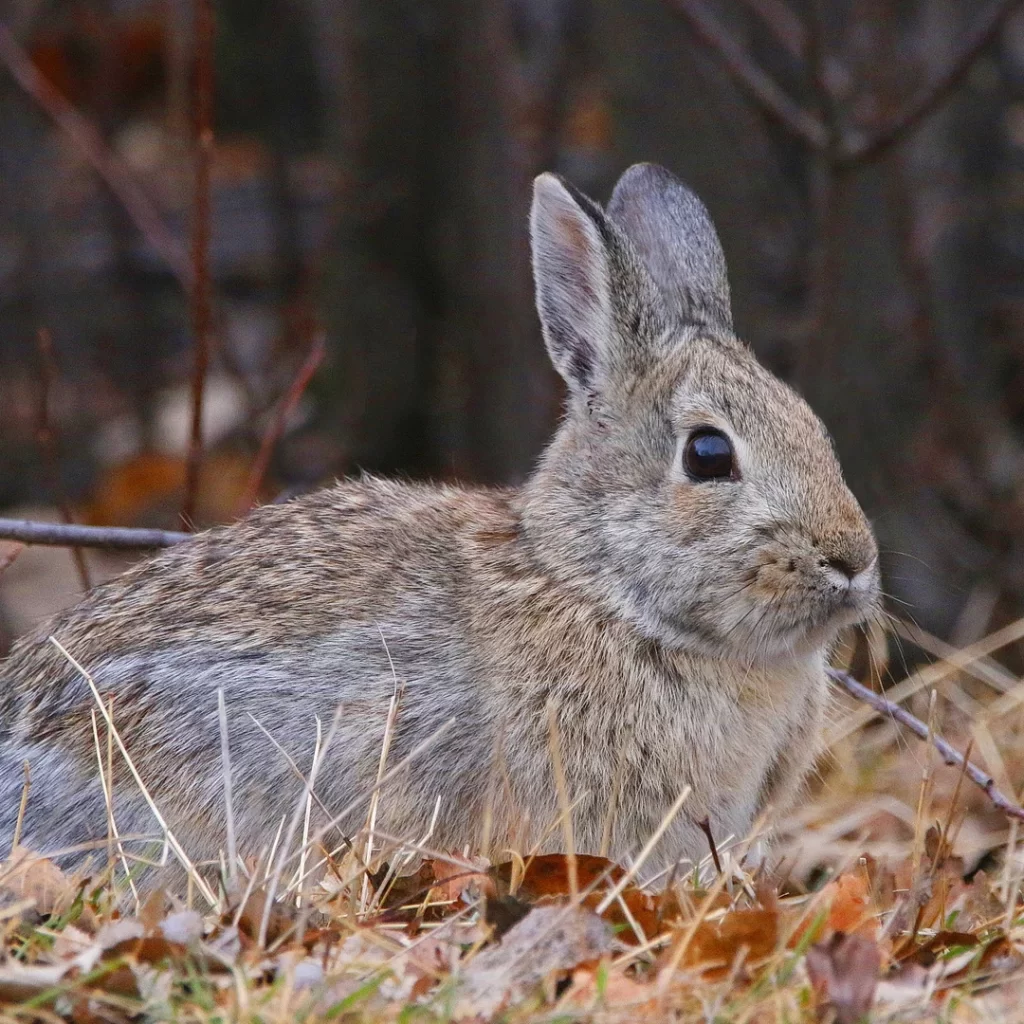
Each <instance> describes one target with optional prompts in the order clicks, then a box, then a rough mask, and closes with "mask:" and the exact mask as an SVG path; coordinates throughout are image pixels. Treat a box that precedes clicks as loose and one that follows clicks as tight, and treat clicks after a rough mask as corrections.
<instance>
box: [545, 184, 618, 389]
mask: <svg viewBox="0 0 1024 1024" xmlns="http://www.w3.org/2000/svg"><path fill="white" fill-rule="evenodd" d="M530 237H531V240H532V244H533V276H534V283H535V285H536V289H537V311H538V313H539V314H540V322H541V327H542V329H543V331H544V341H545V342H546V343H547V346H548V352H549V353H550V354H551V361H552V362H553V363H554V364H555V369H556V370H558V372H559V373H560V374H561V375H562V376H563V377H564V378H565V381H566V383H567V384H568V385H569V387H570V389H572V390H573V391H575V392H576V393H578V394H585V393H587V392H590V391H591V390H593V388H594V387H595V383H596V382H595V380H594V377H595V375H596V373H597V372H598V364H599V362H600V359H601V352H600V349H601V347H602V345H605V344H607V343H608V339H609V338H610V337H611V334H612V331H613V330H614V326H613V306H612V279H611V266H610V261H609V251H608V250H609V245H610V244H611V240H610V237H609V234H608V225H607V223H606V221H605V218H604V214H603V213H602V212H601V210H600V209H599V208H598V207H597V206H596V205H595V204H594V203H592V202H591V201H590V200H589V199H587V197H586V196H585V195H583V194H582V193H581V192H579V191H577V190H576V189H574V188H573V187H572V186H571V185H569V184H567V183H566V182H564V181H563V180H562V179H561V178H559V177H557V176H556V175H554V174H542V175H540V176H539V177H538V178H537V179H536V181H535V182H534V185H533V208H532V210H531V212H530Z"/></svg>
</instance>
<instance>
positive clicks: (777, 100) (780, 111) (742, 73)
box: [671, 0, 829, 150]
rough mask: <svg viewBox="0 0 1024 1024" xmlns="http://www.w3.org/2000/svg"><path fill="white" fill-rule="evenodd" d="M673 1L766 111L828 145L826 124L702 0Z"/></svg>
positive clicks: (813, 143)
mask: <svg viewBox="0 0 1024 1024" xmlns="http://www.w3.org/2000/svg"><path fill="white" fill-rule="evenodd" d="M671 4H672V7H673V9H675V10H676V11H678V12H679V13H680V14H681V15H682V16H683V17H684V18H685V19H686V21H687V22H688V23H689V25H690V28H692V29H693V32H694V34H695V35H696V36H697V38H698V39H700V40H701V42H703V43H704V44H705V45H706V46H707V47H709V48H710V49H711V50H713V51H714V52H715V53H716V54H717V55H718V57H719V60H720V61H721V63H722V66H723V67H724V68H725V70H726V72H728V74H729V75H730V77H731V78H732V79H733V81H735V82H736V84H737V85H739V86H740V87H741V88H742V89H743V91H744V92H746V93H747V95H748V96H749V97H750V98H751V99H752V100H753V101H754V102H755V103H756V104H757V105H758V106H759V107H760V108H761V109H762V110H763V111H764V113H766V114H767V115H768V116H769V117H772V118H774V119H775V120H777V121H781V122H782V124H784V125H785V126H786V127H787V128H788V129H789V130H790V131H791V132H792V133H793V134H794V135H795V136H797V138H800V139H803V141H804V142H806V143H807V144H808V145H809V146H810V147H811V148H812V149H816V150H824V149H825V148H826V147H827V146H828V144H829V137H828V131H827V129H826V127H825V125H824V124H822V123H821V121H820V120H818V118H817V117H815V115H814V114H812V113H811V112H810V111H808V110H805V109H804V108H803V107H801V106H800V104H799V103H797V102H796V101H795V100H793V99H791V98H790V97H789V96H787V95H786V93H785V92H784V91H783V90H782V89H781V88H780V87H779V85H778V84H777V83H776V82H775V81H774V80H773V79H772V78H771V77H770V76H769V75H767V74H766V73H765V72H764V71H763V70H762V69H761V68H759V67H758V66H757V65H756V64H754V63H753V62H752V61H751V60H750V58H749V57H748V56H747V55H746V54H745V53H744V52H743V49H742V47H741V46H740V45H739V44H738V43H737V42H736V40H735V39H733V37H732V36H731V35H730V34H729V33H728V31H726V29H725V28H724V27H723V26H722V25H720V24H719V22H718V21H717V20H716V19H715V17H714V15H713V14H712V13H711V12H710V11H709V10H708V9H707V7H705V6H704V4H703V3H702V2H701V0H671Z"/></svg>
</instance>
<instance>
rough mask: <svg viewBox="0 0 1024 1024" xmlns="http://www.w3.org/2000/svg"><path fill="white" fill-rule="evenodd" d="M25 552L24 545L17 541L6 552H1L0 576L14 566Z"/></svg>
mask: <svg viewBox="0 0 1024 1024" xmlns="http://www.w3.org/2000/svg"><path fill="white" fill-rule="evenodd" d="M24 550H25V545H24V544H19V543H18V542H17V541H15V542H14V543H13V544H11V545H10V546H9V548H8V550H7V551H6V552H0V575H2V574H3V573H4V572H5V571H6V570H7V569H9V568H10V567H11V566H12V565H14V562H15V559H17V557H18V555H20V554H21V553H22V551H24Z"/></svg>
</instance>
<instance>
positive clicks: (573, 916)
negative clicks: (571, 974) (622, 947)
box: [454, 907, 612, 1020]
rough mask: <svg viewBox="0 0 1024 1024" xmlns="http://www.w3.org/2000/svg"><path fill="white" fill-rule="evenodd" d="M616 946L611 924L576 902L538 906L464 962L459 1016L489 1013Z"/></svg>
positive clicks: (461, 1018)
mask: <svg viewBox="0 0 1024 1024" xmlns="http://www.w3.org/2000/svg"><path fill="white" fill-rule="evenodd" d="M611 948H612V934H611V929H610V928H609V927H608V925H607V924H606V923H605V922H604V921H603V920H601V918H599V917H598V916H597V915H596V914H593V913H591V912H590V911H587V910H579V909H577V908H575V907H535V908H534V909H533V910H532V911H531V912H530V913H529V914H528V915H527V916H526V917H524V918H523V920H522V921H520V922H519V924H517V925H516V926H515V927H514V928H512V929H511V930H510V931H509V932H508V934H507V935H506V936H505V938H504V939H502V941H501V943H500V944H499V945H497V946H492V947H491V948H490V949H485V950H484V951H483V952H482V953H479V954H477V956H475V957H474V958H473V959H472V960H471V961H470V962H469V964H468V965H467V966H466V969H465V971H464V972H463V975H462V986H461V989H460V993H459V998H458V1000H457V1003H456V1009H455V1015H454V1016H455V1019H456V1020H467V1019H473V1018H484V1019H486V1018H488V1017H490V1016H493V1015H494V1014H495V1013H497V1012H498V1011H499V1010H500V1009H501V1008H502V1007H503V1006H505V1005H506V1004H507V1003H508V1001H509V1000H510V999H513V998H521V997H522V996H523V995H525V994H528V993H529V992H531V991H533V990H535V989H537V988H539V987H540V985H541V983H542V982H544V981H545V980H546V979H548V978H549V977H551V976H552V975H556V974H562V973H565V972H567V971H571V970H573V969H574V968H576V967H578V966H579V965H580V964H584V963H588V962H590V961H593V960H599V959H600V958H601V957H602V956H604V955H605V954H606V953H608V952H610V951H611Z"/></svg>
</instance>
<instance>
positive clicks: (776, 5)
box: [743, 0, 807, 58]
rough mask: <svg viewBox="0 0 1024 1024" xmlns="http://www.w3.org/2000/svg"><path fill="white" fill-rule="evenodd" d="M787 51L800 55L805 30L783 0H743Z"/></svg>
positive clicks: (805, 37)
mask: <svg viewBox="0 0 1024 1024" xmlns="http://www.w3.org/2000/svg"><path fill="white" fill-rule="evenodd" d="M743 3H744V4H745V5H746V6H747V7H749V8H750V10H752V11H753V12H754V13H755V14H756V15H757V16H758V17H759V18H760V19H761V20H762V21H763V22H764V23H765V25H767V26H768V29H769V31H771V33H772V35H774V36H775V38H776V39H778V41H779V42H780V43H781V44H782V45H783V47H784V48H785V49H786V50H787V51H788V52H789V55H790V56H791V57H797V58H799V57H801V56H803V54H804V51H805V49H806V47H807V30H806V29H805V28H804V26H803V24H802V23H801V21H800V19H799V18H798V17H797V16H796V15H795V14H794V13H793V12H792V11H791V10H790V9H789V7H788V6H787V4H786V3H785V2H784V0H743Z"/></svg>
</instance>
